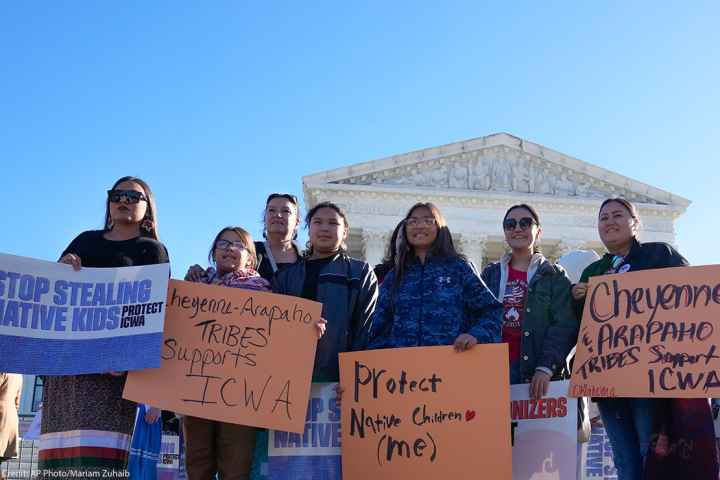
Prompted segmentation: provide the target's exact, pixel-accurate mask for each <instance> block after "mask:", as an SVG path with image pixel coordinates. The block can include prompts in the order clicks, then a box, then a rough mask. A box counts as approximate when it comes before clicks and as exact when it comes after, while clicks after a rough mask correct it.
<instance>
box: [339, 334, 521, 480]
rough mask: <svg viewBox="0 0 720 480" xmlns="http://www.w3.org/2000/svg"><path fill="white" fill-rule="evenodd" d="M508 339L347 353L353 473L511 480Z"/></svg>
mask: <svg viewBox="0 0 720 480" xmlns="http://www.w3.org/2000/svg"><path fill="white" fill-rule="evenodd" d="M507 358H508V353H507V344H496V345H478V346H476V347H475V348H473V349H471V350H470V351H467V352H463V353H456V352H455V351H454V350H453V348H452V347H418V348H399V349H385V350H373V351H366V352H354V353H341V354H340V384H341V386H342V388H343V395H342V402H341V403H342V429H341V431H342V470H343V478H344V479H345V480H361V479H362V480H366V479H368V478H373V479H397V478H412V479H413V480H423V479H437V478H452V479H476V478H479V477H482V478H492V479H495V480H510V479H511V470H512V458H511V446H510V411H509V410H510V408H509V407H510V395H509V381H508V366H507Z"/></svg>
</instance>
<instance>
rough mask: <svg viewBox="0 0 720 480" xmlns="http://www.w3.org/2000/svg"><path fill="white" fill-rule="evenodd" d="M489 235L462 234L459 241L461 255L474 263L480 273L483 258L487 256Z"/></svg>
mask: <svg viewBox="0 0 720 480" xmlns="http://www.w3.org/2000/svg"><path fill="white" fill-rule="evenodd" d="M486 241H487V235H483V234H478V233H462V234H461V235H460V239H459V245H458V246H459V247H460V253H462V254H463V255H465V256H466V257H467V258H468V260H470V261H471V262H473V263H474V264H475V266H476V267H477V269H478V272H480V271H481V270H482V267H483V264H482V263H483V257H484V255H485V242H486Z"/></svg>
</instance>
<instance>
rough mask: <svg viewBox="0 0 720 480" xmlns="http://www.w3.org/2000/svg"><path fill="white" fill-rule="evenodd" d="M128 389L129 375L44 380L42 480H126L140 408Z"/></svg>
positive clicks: (40, 463)
mask: <svg viewBox="0 0 720 480" xmlns="http://www.w3.org/2000/svg"><path fill="white" fill-rule="evenodd" d="M124 385H125V376H124V375H123V376H122V377H114V376H112V375H108V374H97V375H68V376H62V377H45V382H44V385H43V416H42V427H41V435H40V451H39V453H38V468H39V470H40V472H39V473H40V475H39V478H57V474H55V475H53V473H56V472H60V471H64V472H68V473H69V475H68V476H72V477H74V478H108V477H112V478H127V476H128V473H127V461H128V452H129V450H130V437H131V434H132V429H133V424H134V420H135V410H136V405H135V403H133V402H129V401H127V400H124V399H123V398H122V391H123V388H124Z"/></svg>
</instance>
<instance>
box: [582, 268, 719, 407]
mask: <svg viewBox="0 0 720 480" xmlns="http://www.w3.org/2000/svg"><path fill="white" fill-rule="evenodd" d="M718 319H720V265H712V266H704V267H683V268H664V269H659V270H645V271H638V272H629V273H623V274H616V275H605V276H600V277H592V278H591V279H590V285H589V287H588V291H587V297H586V298H585V310H584V312H583V320H582V325H581V327H580V335H579V337H578V346H577V355H576V358H575V362H574V364H573V374H572V381H571V385H570V394H571V395H572V396H576V397H577V396H590V397H616V396H617V397H666V398H706V397H715V396H720V370H718V368H720V349H719V348H718V344H720V324H718Z"/></svg>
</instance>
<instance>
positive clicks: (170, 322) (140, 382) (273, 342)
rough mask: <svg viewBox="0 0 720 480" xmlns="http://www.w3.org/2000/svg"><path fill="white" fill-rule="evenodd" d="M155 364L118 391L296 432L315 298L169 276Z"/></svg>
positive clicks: (308, 370) (306, 387)
mask: <svg viewBox="0 0 720 480" xmlns="http://www.w3.org/2000/svg"><path fill="white" fill-rule="evenodd" d="M167 303H168V305H167V318H166V322H165V324H166V327H165V334H164V340H163V344H162V352H161V358H162V362H161V365H160V368H158V369H152V370H143V371H139V372H130V374H128V379H127V382H126V384H125V391H124V393H123V396H124V397H125V398H127V399H129V400H133V401H136V402H143V403H147V404H150V405H153V406H155V407H160V408H163V409H165V410H171V411H174V412H178V413H182V414H185V415H192V416H196V417H201V418H208V419H213V420H220V421H224V422H230V423H237V424H243V425H252V426H258V427H266V428H275V429H279V430H285V431H290V432H302V430H303V428H304V426H305V411H306V409H307V402H308V396H309V394H310V377H311V374H312V369H313V363H314V358H315V347H316V345H317V335H316V329H315V324H316V323H317V322H318V320H319V319H320V314H321V308H322V305H321V304H319V303H317V302H311V301H309V300H304V299H302V298H297V297H289V296H285V295H276V294H272V293H265V292H256V291H251V290H243V289H239V288H226V287H218V286H211V285H204V284H198V283H190V282H182V281H179V280H171V281H170V285H169V287H168V299H167Z"/></svg>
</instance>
